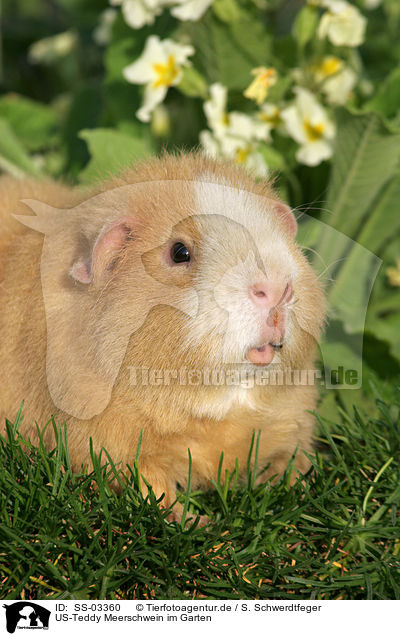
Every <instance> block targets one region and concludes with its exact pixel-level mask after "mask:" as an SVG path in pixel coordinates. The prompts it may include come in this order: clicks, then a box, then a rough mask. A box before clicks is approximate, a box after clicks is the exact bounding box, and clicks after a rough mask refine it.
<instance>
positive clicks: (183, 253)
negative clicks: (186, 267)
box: [171, 243, 190, 263]
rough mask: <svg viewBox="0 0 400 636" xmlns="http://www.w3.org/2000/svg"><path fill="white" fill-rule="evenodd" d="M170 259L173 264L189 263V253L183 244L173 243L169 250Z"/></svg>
mask: <svg viewBox="0 0 400 636" xmlns="http://www.w3.org/2000/svg"><path fill="white" fill-rule="evenodd" d="M171 258H172V260H173V261H174V263H188V262H189V261H190V252H189V250H188V248H187V247H186V245H184V244H183V243H175V244H174V245H173V246H172V249H171Z"/></svg>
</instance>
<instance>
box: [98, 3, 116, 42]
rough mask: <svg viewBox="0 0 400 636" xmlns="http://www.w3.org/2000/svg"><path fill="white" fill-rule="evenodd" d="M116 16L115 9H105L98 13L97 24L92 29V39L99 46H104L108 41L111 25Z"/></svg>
mask: <svg viewBox="0 0 400 636" xmlns="http://www.w3.org/2000/svg"><path fill="white" fill-rule="evenodd" d="M116 17H117V12H116V10H115V9H105V10H104V11H103V12H102V13H100V18H99V24H98V26H97V27H96V28H95V29H94V31H93V39H94V41H95V42H96V44H98V45H99V46H106V45H107V44H108V43H109V41H110V36H111V29H112V25H113V24H114V21H115V18H116Z"/></svg>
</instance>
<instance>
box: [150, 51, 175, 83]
mask: <svg viewBox="0 0 400 636" xmlns="http://www.w3.org/2000/svg"><path fill="white" fill-rule="evenodd" d="M153 69H154V70H155V72H156V74H157V79H156V80H155V82H153V87H154V88H158V87H159V86H172V84H173V82H174V81H175V80H176V78H177V76H178V73H179V68H178V67H177V65H176V63H175V57H174V56H173V55H170V56H169V57H168V61H167V62H165V63H164V64H162V63H160V64H153Z"/></svg>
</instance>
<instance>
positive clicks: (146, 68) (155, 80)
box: [123, 35, 194, 122]
mask: <svg viewBox="0 0 400 636" xmlns="http://www.w3.org/2000/svg"><path fill="white" fill-rule="evenodd" d="M193 53H194V49H193V47H192V46H187V45H185V46H183V45H181V44H178V43H177V42H174V41H173V40H160V38H159V37H158V35H151V36H150V37H148V38H147V40H146V44H145V47H144V51H143V53H142V55H141V57H140V58H139V59H138V60H136V62H133V64H130V65H129V66H127V67H126V68H124V70H123V74H124V77H125V79H126V80H128V82H131V83H132V84H145V85H146V88H145V91H144V101H143V104H142V106H141V108H139V110H138V111H137V113H136V115H137V117H138V119H140V120H141V121H145V122H147V121H150V115H151V113H152V111H153V110H154V108H155V107H156V105H157V104H160V103H161V102H162V101H163V99H164V98H165V96H166V94H167V91H168V88H169V87H170V86H176V85H177V84H179V82H180V81H181V79H182V66H189V64H190V63H189V61H188V59H187V58H188V57H189V55H193Z"/></svg>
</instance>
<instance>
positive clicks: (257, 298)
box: [249, 283, 269, 306]
mask: <svg viewBox="0 0 400 636" xmlns="http://www.w3.org/2000/svg"><path fill="white" fill-rule="evenodd" d="M268 295H269V294H268V287H267V284H266V283H257V284H256V285H251V287H249V296H250V298H251V300H252V301H253V303H255V304H256V305H261V306H264V305H266V304H267V302H268Z"/></svg>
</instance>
